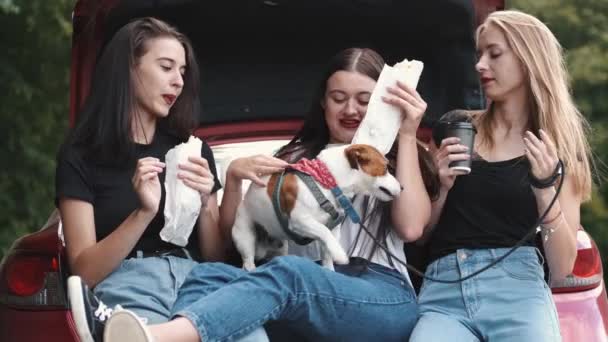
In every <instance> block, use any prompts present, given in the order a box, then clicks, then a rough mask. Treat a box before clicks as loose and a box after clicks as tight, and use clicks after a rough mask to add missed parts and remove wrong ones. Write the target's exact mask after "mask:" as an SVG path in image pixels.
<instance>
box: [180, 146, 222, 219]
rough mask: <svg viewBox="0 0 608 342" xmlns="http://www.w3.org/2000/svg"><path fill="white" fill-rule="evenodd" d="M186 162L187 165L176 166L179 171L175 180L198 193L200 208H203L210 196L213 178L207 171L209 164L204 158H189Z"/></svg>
mask: <svg viewBox="0 0 608 342" xmlns="http://www.w3.org/2000/svg"><path fill="white" fill-rule="evenodd" d="M188 161H189V162H188V163H185V164H181V163H180V164H179V165H178V166H179V169H180V171H179V172H178V173H177V178H178V179H181V180H182V182H184V184H186V185H187V186H189V187H190V188H192V189H194V190H196V191H198V193H199V194H200V196H201V207H205V206H207V201H208V200H209V197H210V196H211V190H213V185H214V184H215V181H214V180H215V177H214V176H213V174H212V173H211V171H210V170H209V163H207V160H206V159H205V158H203V157H200V156H190V157H188Z"/></svg>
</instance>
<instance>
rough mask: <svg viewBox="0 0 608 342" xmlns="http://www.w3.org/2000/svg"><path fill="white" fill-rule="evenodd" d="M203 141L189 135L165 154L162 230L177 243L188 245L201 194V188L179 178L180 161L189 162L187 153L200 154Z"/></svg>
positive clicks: (161, 232) (169, 239)
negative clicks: (163, 223) (197, 189)
mask: <svg viewBox="0 0 608 342" xmlns="http://www.w3.org/2000/svg"><path fill="white" fill-rule="evenodd" d="M202 144H203V142H202V141H201V140H200V139H199V138H196V137H192V136H191V137H190V138H189V139H188V142H186V143H181V144H179V145H177V146H175V147H174V148H172V149H171V150H169V151H168V152H167V154H166V155H165V164H166V166H165V191H166V197H165V211H164V214H165V226H164V227H163V229H162V230H161V231H160V237H161V239H163V241H166V242H170V243H172V244H175V245H178V246H182V247H183V246H186V245H187V244H188V238H189V237H190V234H191V233H192V229H193V228H194V224H195V223H196V220H197V218H198V215H199V213H200V211H201V197H200V194H199V192H198V191H196V190H194V189H192V188H190V187H189V186H187V185H186V184H184V182H182V180H180V179H178V178H177V173H178V172H179V167H178V164H180V163H184V164H185V163H188V157H190V156H200V155H201V147H202Z"/></svg>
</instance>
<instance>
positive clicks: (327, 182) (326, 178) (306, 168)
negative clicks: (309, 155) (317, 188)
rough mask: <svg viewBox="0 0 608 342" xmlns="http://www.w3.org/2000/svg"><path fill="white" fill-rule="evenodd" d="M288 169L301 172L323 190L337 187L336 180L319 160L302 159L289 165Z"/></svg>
mask: <svg viewBox="0 0 608 342" xmlns="http://www.w3.org/2000/svg"><path fill="white" fill-rule="evenodd" d="M289 168H291V169H294V170H298V171H300V172H303V173H305V174H307V175H309V176H311V177H312V178H314V179H315V181H317V183H319V184H321V186H323V187H324V188H325V189H333V188H336V187H338V183H337V182H336V178H334V175H332V174H331V172H330V171H329V168H328V167H327V165H326V164H325V163H324V162H323V161H321V160H319V159H313V160H310V159H306V158H302V159H300V160H299V161H298V162H297V163H294V164H290V165H289Z"/></svg>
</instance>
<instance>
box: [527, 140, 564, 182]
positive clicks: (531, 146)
mask: <svg viewBox="0 0 608 342" xmlns="http://www.w3.org/2000/svg"><path fill="white" fill-rule="evenodd" d="M539 132H540V139H538V138H537V137H536V136H535V135H534V134H532V132H530V131H526V133H525V134H524V144H525V145H526V151H525V152H526V157H527V158H528V160H529V161H530V166H531V171H532V175H533V176H534V177H536V179H541V180H542V179H547V178H550V177H551V176H553V173H554V172H555V169H556V168H557V163H558V162H559V157H558V156H557V149H556V148H555V144H554V143H553V141H552V140H551V138H550V137H549V135H548V134H547V133H545V131H543V130H542V129H541V130H539Z"/></svg>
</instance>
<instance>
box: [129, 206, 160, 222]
mask: <svg viewBox="0 0 608 342" xmlns="http://www.w3.org/2000/svg"><path fill="white" fill-rule="evenodd" d="M157 213H158V209H156V210H154V209H149V208H139V209H136V210H135V214H136V215H137V216H139V217H141V218H143V219H144V220H147V221H152V220H153V219H154V216H156V214H157Z"/></svg>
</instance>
